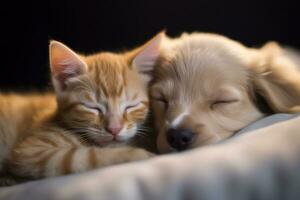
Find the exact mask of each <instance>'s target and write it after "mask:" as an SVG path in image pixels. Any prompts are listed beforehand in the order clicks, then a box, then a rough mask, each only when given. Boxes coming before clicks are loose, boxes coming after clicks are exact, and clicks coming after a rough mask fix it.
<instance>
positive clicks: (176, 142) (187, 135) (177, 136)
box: [167, 128, 195, 151]
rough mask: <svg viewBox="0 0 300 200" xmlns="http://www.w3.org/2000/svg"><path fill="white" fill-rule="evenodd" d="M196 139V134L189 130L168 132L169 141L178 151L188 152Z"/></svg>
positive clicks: (170, 130) (172, 129)
mask: <svg viewBox="0 0 300 200" xmlns="http://www.w3.org/2000/svg"><path fill="white" fill-rule="evenodd" d="M194 138H195V134H194V133H193V132H192V131H190V130H188V129H175V128H170V129H169V130H168V131H167V141H168V143H169V144H170V146H171V147H173V148H174V149H176V150H177V151H183V150H186V149H187V148H188V147H189V146H190V144H191V143H192V141H193V140H194Z"/></svg>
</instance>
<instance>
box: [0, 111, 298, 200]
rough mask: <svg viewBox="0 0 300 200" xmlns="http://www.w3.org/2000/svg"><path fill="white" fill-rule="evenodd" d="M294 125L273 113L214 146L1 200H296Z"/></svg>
mask: <svg viewBox="0 0 300 200" xmlns="http://www.w3.org/2000/svg"><path fill="white" fill-rule="evenodd" d="M299 127H300V117H296V115H285V114H280V115H274V116H271V117H267V118H264V119H262V120H259V121H257V122H256V123H254V124H252V125H250V126H249V127H247V128H245V129H243V130H242V131H240V132H239V133H238V134H237V136H236V137H234V138H231V139H229V140H227V141H225V142H222V143H219V144H215V145H210V146H206V147H202V148H198V149H195V150H191V151H187V152H184V153H178V154H173V155H164V156H158V157H156V158H153V159H150V160H147V161H141V162H135V163H129V164H123V165H118V166H113V167H108V168H104V169H99V170H94V171H90V172H87V173H82V174H77V175H70V176H64V177H58V178H52V179H45V180H40V181H34V182H29V183H25V184H21V185H16V186H12V187H6V188H1V189H0V199H1V200H2V199H5V200H16V199H23V200H34V199H43V200H54V199H59V200H60V199H64V200H68V199H70V200H76V199H84V200H85V199H86V200H94V199H95V200H96V199H109V200H114V199H122V200H138V199H145V200H146V199H149V200H153V199H170V200H177V199H202V200H219V199H224V200H241V199H272V200H276V199H300V173H299V172H300V156H299V155H300V129H299ZM254 129H255V130H254ZM253 130H254V131H253ZM242 133H244V134H242Z"/></svg>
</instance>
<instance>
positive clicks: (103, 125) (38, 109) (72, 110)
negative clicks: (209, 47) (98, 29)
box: [0, 34, 163, 179]
mask: <svg viewBox="0 0 300 200" xmlns="http://www.w3.org/2000/svg"><path fill="white" fill-rule="evenodd" d="M162 38H163V34H159V35H157V36H156V37H155V38H154V39H152V40H150V41H149V42H148V43H146V44H145V45H143V46H142V47H140V48H137V49H135V50H133V51H129V52H126V53H122V54H117V53H109V52H104V53H98V54H94V55H89V56H82V55H78V54H76V53H75V52H74V51H72V50H71V49H69V48H68V47H66V46H65V45H64V44H62V43H59V42H56V41H53V42H51V44H50V63H51V75H52V82H53V85H54V89H55V93H53V94H52V93H49V94H27V95H17V94H1V95H0V148H1V149H0V150H1V151H0V166H2V165H3V162H4V160H5V161H6V162H5V164H6V165H5V166H6V167H7V168H6V169H8V171H9V172H10V173H12V174H13V175H14V176H17V177H25V178H34V179H37V178H44V177H51V176H59V175H64V174H70V173H77V172H83V171H87V170H90V169H94V168H98V167H103V166H108V165H112V164H117V163H123V162H128V161H133V160H140V159H145V158H148V157H150V156H151V155H152V154H151V153H149V152H147V151H146V150H143V149H139V148H136V147H133V146H130V145H126V144H127V142H128V141H129V140H130V139H131V138H133V137H134V136H135V135H136V134H137V132H138V129H139V126H140V125H141V124H142V123H143V122H144V121H145V118H146V116H147V113H148V108H149V103H148V94H147V85H148V82H149V80H150V79H149V77H148V75H147V73H149V72H150V70H152V67H153V65H154V64H155V62H156V59H157V57H158V55H159V53H158V51H159V45H160V42H161V40H162Z"/></svg>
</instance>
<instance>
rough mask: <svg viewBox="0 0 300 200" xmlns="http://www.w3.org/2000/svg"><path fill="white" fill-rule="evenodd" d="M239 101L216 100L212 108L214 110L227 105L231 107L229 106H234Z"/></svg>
mask: <svg viewBox="0 0 300 200" xmlns="http://www.w3.org/2000/svg"><path fill="white" fill-rule="evenodd" d="M238 101H239V100H238V99H223V100H222V99H220V100H216V101H214V102H213V103H212V104H211V105H210V107H211V109H214V108H216V107H217V106H225V105H229V104H233V103H236V102H238Z"/></svg>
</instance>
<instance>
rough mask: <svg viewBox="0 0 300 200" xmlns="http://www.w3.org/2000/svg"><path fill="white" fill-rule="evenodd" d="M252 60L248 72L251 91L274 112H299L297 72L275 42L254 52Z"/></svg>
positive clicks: (299, 85)
mask: <svg viewBox="0 0 300 200" xmlns="http://www.w3.org/2000/svg"><path fill="white" fill-rule="evenodd" d="M299 56H300V54H299ZM253 60H254V62H253V63H251V66H250V68H249V69H250V71H251V72H252V74H253V81H254V89H255V91H256V92H258V93H259V94H260V95H261V96H262V97H263V98H265V100H266V102H267V103H268V104H269V106H270V107H271V108H272V109H273V111H274V112H289V113H293V112H299V111H300V71H299V70H298V69H297V66H296V65H295V63H293V61H292V60H291V59H290V58H289V57H288V56H286V54H285V53H284V50H283V49H282V48H281V47H280V46H279V45H278V44H277V43H275V42H269V43H267V44H266V45H264V46H263V47H262V48H261V49H259V50H257V53H256V55H255V58H254V59H253Z"/></svg>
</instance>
